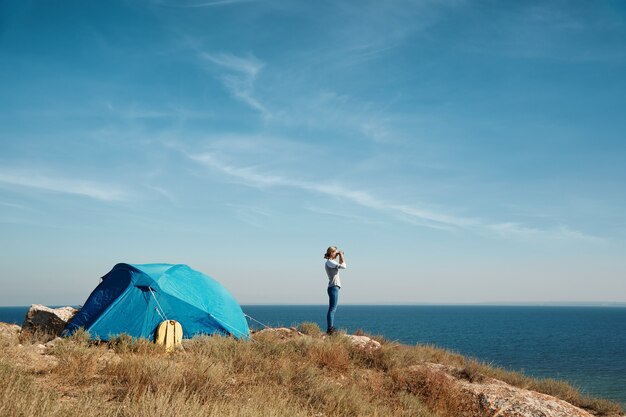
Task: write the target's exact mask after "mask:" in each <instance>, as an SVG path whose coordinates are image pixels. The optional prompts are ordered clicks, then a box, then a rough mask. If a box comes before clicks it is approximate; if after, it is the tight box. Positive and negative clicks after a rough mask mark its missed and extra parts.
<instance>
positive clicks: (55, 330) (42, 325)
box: [22, 304, 78, 335]
mask: <svg viewBox="0 0 626 417" xmlns="http://www.w3.org/2000/svg"><path fill="white" fill-rule="evenodd" d="M77 312H78V310H76V309H75V308H73V307H61V308H49V307H46V306H43V305H41V304H33V305H31V306H30V309H29V310H28V313H26V319H25V320H24V324H22V331H24V332H31V333H35V332H42V333H50V334H54V335H59V334H61V332H62V331H63V329H64V328H65V325H66V324H67V322H68V321H70V320H71V319H72V317H74V315H75V314H76V313H77Z"/></svg>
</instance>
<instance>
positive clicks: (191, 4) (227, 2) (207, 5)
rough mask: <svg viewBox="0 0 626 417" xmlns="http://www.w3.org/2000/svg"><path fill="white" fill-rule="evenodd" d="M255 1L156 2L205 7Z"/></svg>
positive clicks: (164, 4) (168, 4)
mask: <svg viewBox="0 0 626 417" xmlns="http://www.w3.org/2000/svg"><path fill="white" fill-rule="evenodd" d="M253 1H255V0H214V1H191V2H184V1H172V2H168V1H162V0H158V1H156V4H158V5H160V6H168V7H178V8H184V9H195V8H203V7H221V6H228V5H231V4H237V3H251V2H253Z"/></svg>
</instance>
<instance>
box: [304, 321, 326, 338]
mask: <svg viewBox="0 0 626 417" xmlns="http://www.w3.org/2000/svg"><path fill="white" fill-rule="evenodd" d="M298 331H299V332H300V333H304V334H308V335H309V336H320V335H321V334H322V330H321V329H320V326H319V325H318V324H317V323H313V322H310V321H305V322H304V323H300V325H299V326H298Z"/></svg>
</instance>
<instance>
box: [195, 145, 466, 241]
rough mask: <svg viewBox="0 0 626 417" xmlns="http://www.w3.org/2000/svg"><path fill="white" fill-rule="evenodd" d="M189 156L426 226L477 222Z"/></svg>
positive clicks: (264, 182)
mask: <svg viewBox="0 0 626 417" xmlns="http://www.w3.org/2000/svg"><path fill="white" fill-rule="evenodd" d="M187 157H188V158H190V159H192V160H194V161H196V162H199V163H201V164H203V165H205V166H207V167H210V168H212V169H216V170H218V171H220V172H222V173H224V174H227V175H229V176H231V177H233V178H236V179H238V180H241V181H242V182H243V183H244V184H246V185H250V186H254V187H290V188H296V189H300V190H304V191H310V192H314V193H317V194H323V195H326V196H329V197H333V198H338V199H342V200H348V201H350V202H352V203H355V204H358V205H360V206H362V207H367V208H370V209H375V210H379V211H385V212H390V213H394V214H396V215H399V216H401V217H408V218H410V219H411V220H412V221H413V222H419V223H420V224H421V225H422V226H425V227H430V228H435V229H442V228H447V227H451V226H453V227H464V226H468V225H470V224H473V223H474V222H473V221H471V220H469V219H462V218H456V217H454V216H450V215H445V214H441V213H437V212H433V211H429V210H426V209H422V208H417V207H410V206H406V205H401V204H396V203H393V202H389V201H385V200H383V199H380V198H378V197H376V196H374V195H372V194H370V193H368V192H366V191H361V190H355V189H351V188H348V187H345V186H343V185H339V184H320V183H314V182H309V181H303V180H298V179H295V178H293V177H285V176H281V175H273V174H267V173H263V172H260V171H259V170H257V169H256V168H255V167H253V166H252V167H237V166H233V165H229V164H226V163H224V162H222V161H221V160H219V159H218V158H217V157H216V156H215V155H213V154H211V153H201V154H187Z"/></svg>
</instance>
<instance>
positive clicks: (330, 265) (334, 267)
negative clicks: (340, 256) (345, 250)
mask: <svg viewBox="0 0 626 417" xmlns="http://www.w3.org/2000/svg"><path fill="white" fill-rule="evenodd" d="M324 269H326V275H328V286H329V287H340V288H341V279H340V278H339V270H340V269H346V263H345V262H342V263H339V262H337V261H335V260H334V259H328V260H327V261H326V263H325V264H324Z"/></svg>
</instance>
